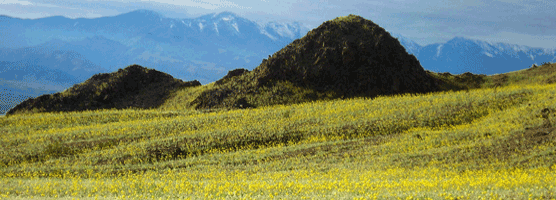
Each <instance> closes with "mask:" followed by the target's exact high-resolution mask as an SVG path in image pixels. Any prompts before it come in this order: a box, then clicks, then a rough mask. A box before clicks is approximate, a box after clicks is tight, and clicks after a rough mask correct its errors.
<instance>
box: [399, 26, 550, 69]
mask: <svg viewBox="0 0 556 200" xmlns="http://www.w3.org/2000/svg"><path fill="white" fill-rule="evenodd" d="M390 35H392V36H393V37H395V38H398V41H399V42H400V44H401V45H402V46H404V48H405V49H406V51H407V52H408V53H410V54H413V55H415V57H417V59H418V60H419V62H420V63H421V65H422V66H423V68H425V69H426V70H430V71H434V72H450V73H452V74H461V73H464V72H471V73H475V74H486V75H492V74H500V73H506V72H510V71H516V70H520V69H524V68H527V67H530V66H531V65H532V64H537V65H540V64H542V63H544V62H554V61H556V49H546V48H534V47H528V46H523V45H516V44H507V43H494V42H487V41H482V40H477V39H468V38H464V37H454V38H453V39H451V40H449V41H447V42H445V43H437V44H430V45H426V46H421V45H419V44H417V43H415V42H414V41H412V40H411V39H409V38H407V37H404V36H403V35H401V34H397V33H390Z"/></svg>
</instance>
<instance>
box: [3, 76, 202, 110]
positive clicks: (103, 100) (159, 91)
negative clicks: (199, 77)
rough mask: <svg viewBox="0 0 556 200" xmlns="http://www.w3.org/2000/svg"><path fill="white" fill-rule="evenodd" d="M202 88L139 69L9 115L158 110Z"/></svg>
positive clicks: (36, 100) (29, 104)
mask: <svg viewBox="0 0 556 200" xmlns="http://www.w3.org/2000/svg"><path fill="white" fill-rule="evenodd" d="M198 85H201V83H199V82H198V81H196V80H194V81H190V82H183V81H182V80H179V79H175V78H173V77H172V76H170V75H168V74H166V73H163V72H159V71H156V70H153V69H147V68H144V67H142V66H139V65H130V66H128V67H126V68H125V69H119V70H118V71H117V72H113V73H101V74H96V75H94V76H92V77H91V78H89V79H88V80H86V81H85V82H83V83H80V84H77V85H74V86H73V87H71V88H69V89H66V90H65V91H63V92H60V93H55V94H47V95H42V96H39V97H37V98H30V99H27V100H26V101H24V102H22V103H20V104H19V105H17V106H16V107H14V108H13V109H11V110H10V111H8V112H7V114H6V115H12V114H17V113H26V112H53V111H83V110H97V109H110V108H117V109H122V108H155V107H158V106H160V105H161V104H162V103H163V102H164V101H165V99H167V98H168V96H169V94H170V92H171V91H173V90H175V89H178V88H181V87H188V86H198Z"/></svg>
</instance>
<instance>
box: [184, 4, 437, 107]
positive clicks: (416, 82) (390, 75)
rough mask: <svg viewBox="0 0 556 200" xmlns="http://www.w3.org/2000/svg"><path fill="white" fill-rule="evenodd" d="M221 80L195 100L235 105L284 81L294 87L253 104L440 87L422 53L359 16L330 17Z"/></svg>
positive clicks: (204, 103)
mask: <svg viewBox="0 0 556 200" xmlns="http://www.w3.org/2000/svg"><path fill="white" fill-rule="evenodd" d="M217 84H218V85H219V87H215V88H213V89H212V91H206V92H204V93H202V94H201V95H200V96H199V97H198V98H197V99H196V100H195V101H194V102H193V103H192V104H194V105H196V107H197V108H213V107H215V106H216V107H228V108H229V107H232V105H233V104H232V102H234V100H236V99H237V98H246V99H247V100H249V99H252V98H250V96H253V95H252V94H256V93H257V92H260V89H261V88H263V87H267V88H270V90H280V89H273V88H275V87H279V86H281V85H282V84H286V85H290V84H291V85H292V86H293V87H292V90H289V91H287V92H286V94H285V95H288V94H287V93H291V94H290V95H288V96H287V97H285V99H284V100H283V101H280V102H272V101H271V100H270V98H271V96H272V95H275V94H276V93H272V95H270V96H266V97H261V98H259V101H254V102H250V103H252V104H255V105H271V104H275V103H292V102H296V101H300V102H303V101H310V100H317V99H322V98H323V97H327V98H339V97H340V98H347V97H356V96H367V97H374V96H378V95H390V94H401V93H427V92H432V91H438V90H439V87H438V85H437V83H436V82H435V81H434V79H433V78H432V77H431V76H430V75H429V74H427V73H426V72H425V70H423V68H422V67H421V65H420V63H419V61H418V60H417V58H415V56H413V55H410V54H408V53H407V52H406V51H405V49H404V47H403V46H402V45H401V44H400V43H399V41H398V40H397V39H395V38H394V37H392V36H391V35H390V34H389V33H388V32H386V31H385V30H384V29H383V28H381V27H379V26H378V25H376V24H374V23H373V22H372V21H370V20H366V19H364V18H362V17H359V16H356V15H349V16H346V17H339V18H336V19H334V20H331V21H327V22H325V23H323V24H322V25H320V26H319V27H318V28H316V29H313V30H312V31H310V32H309V33H308V34H307V35H306V36H304V37H303V38H301V39H297V40H295V41H294V42H292V43H291V44H289V45H288V46H286V47H284V48H283V49H281V50H280V51H278V52H276V53H275V54H274V55H272V56H271V57H269V58H268V59H263V61H262V63H261V64H260V65H259V66H258V67H257V68H255V69H254V70H253V71H252V72H250V73H243V74H242V75H239V76H235V77H233V78H228V77H227V78H223V79H222V80H220V81H218V82H217ZM282 88H283V87H282ZM296 90H305V92H306V93H305V94H306V95H301V97H300V98H294V97H293V96H295V95H298V94H296V93H295V92H296ZM214 94H223V95H217V96H215V95H214ZM259 95H260V93H259ZM298 96H299V95H298ZM230 98H231V99H233V100H229V99H230ZM223 104H226V105H223Z"/></svg>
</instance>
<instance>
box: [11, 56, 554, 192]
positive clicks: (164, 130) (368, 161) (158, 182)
mask: <svg viewBox="0 0 556 200" xmlns="http://www.w3.org/2000/svg"><path fill="white" fill-rule="evenodd" d="M554 67H555V65H545V66H540V67H538V68H535V69H528V70H520V71H517V72H512V73H507V74H504V75H494V76H485V77H481V81H479V82H477V80H476V79H477V77H472V76H465V75H456V76H451V75H439V74H435V76H438V77H440V76H442V77H443V79H442V80H443V83H444V84H445V85H444V88H451V89H452V90H447V91H444V92H436V93H428V94H421V95H410V94H405V95H394V96H379V97H376V98H373V99H370V98H361V97H359V98H351V99H333V100H317V101H309V102H304V103H296V102H295V101H296V100H295V99H282V100H280V99H279V101H283V102H291V103H289V104H287V105H272V106H268V105H265V102H262V101H260V100H257V99H256V98H257V97H256V95H252V96H245V97H247V98H253V99H252V102H260V103H258V105H257V107H256V108H250V109H243V110H226V109H220V110H219V109H216V110H210V111H209V112H207V111H205V110H195V109H193V107H194V104H192V103H191V102H193V101H194V97H195V96H197V95H198V94H200V93H202V92H203V91H205V90H209V89H212V88H214V87H218V86H215V85H214V84H208V85H204V86H199V87H187V88H182V89H180V90H176V91H174V92H172V93H171V94H170V95H169V97H168V99H167V101H165V102H164V103H163V104H162V105H161V106H160V107H159V108H157V109H124V110H117V109H112V110H97V111H83V112H67V113H32V114H17V115H12V116H10V117H8V118H6V117H0V144H1V146H0V183H1V185H2V186H0V198H1V197H2V196H3V197H6V198H16V197H19V198H32V197H33V198H44V199H49V198H66V199H70V198H79V199H94V198H100V199H102V198H107V199H113V198H121V199H125V198H134V199H137V198H140V199H141V198H148V199H150V198H165V199H166V198H170V199H177V198H181V199H187V198H193V199H204V198H232V199H238V198H247V199H251V198H254V199H269V198H286V199H298V198H304V197H305V198H315V199H321V198H324V199H331V198H349V199H352V198H370V199H373V198H378V199H383V198H397V197H399V198H433V199H450V198H458V199H459V198H469V199H478V198H489V199H490V198H497V199H525V198H540V199H553V198H556V188H554V184H553V183H554V182H553V180H554V179H555V178H556V175H555V173H554V170H556V142H555V141H556V132H555V131H554V130H555V128H554V127H553V126H548V125H547V124H556V114H555V113H554V111H552V112H551V113H550V114H548V115H546V117H543V110H545V109H546V108H548V110H550V109H553V110H554V109H556V99H555V98H554V97H555V96H556V90H555V89H554V88H555V86H556V85H555V84H554V83H549V82H550V80H552V78H553V77H554V75H555V74H556V73H555V72H556V70H554V69H555V68H554ZM502 76H506V77H507V78H504V79H501V78H499V77H502ZM464 83H465V84H464ZM470 83H476V84H475V85H472V84H471V86H468V85H469V84H470ZM279 84H283V85H281V86H282V88H284V90H285V91H288V90H291V91H296V92H297V94H300V95H302V96H306V95H305V94H307V93H304V90H303V89H300V88H296V87H294V86H293V85H288V83H279ZM273 92H275V91H272V90H265V89H261V91H260V93H259V94H264V95H271V94H272V93H273ZM309 93H310V91H309ZM302 96H295V98H302ZM66 192H67V193H66Z"/></svg>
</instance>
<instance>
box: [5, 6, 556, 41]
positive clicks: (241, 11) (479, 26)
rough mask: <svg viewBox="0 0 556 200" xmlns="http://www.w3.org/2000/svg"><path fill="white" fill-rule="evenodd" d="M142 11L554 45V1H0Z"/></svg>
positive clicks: (29, 15)
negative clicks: (366, 23) (345, 20)
mask: <svg viewBox="0 0 556 200" xmlns="http://www.w3.org/2000/svg"><path fill="white" fill-rule="evenodd" d="M137 9H148V10H153V11H156V12H158V13H160V14H162V15H164V16H166V17H170V18H194V17H199V16H201V15H204V14H210V13H219V12H224V11H230V12H233V13H236V14H238V15H239V16H242V17H245V18H247V19H249V20H252V21H256V22H258V23H266V22H270V21H278V22H292V21H298V22H301V23H304V24H306V25H308V26H309V27H311V28H316V27H317V26H319V25H320V24H322V23H323V22H325V21H327V20H331V19H334V18H336V17H338V16H346V15H349V14H355V15H359V16H362V17H364V18H366V19H368V20H371V21H373V22H374V23H376V24H378V25H379V26H381V27H383V28H385V29H386V30H387V31H389V32H392V33H398V34H401V35H402V36H404V37H407V38H409V39H411V40H414V41H415V42H417V43H418V44H420V45H423V46H424V45H428V44H433V43H441V42H446V41H448V40H450V39H452V38H454V37H456V36H460V37H466V38H471V39H479V40H485V41H490V42H504V43H510V44H519V45H526V46H531V47H543V48H556V15H555V14H554V13H555V10H556V1H554V0H483V1H479V0H441V1H431V0H390V1H384V0H379V1H374V0H366V1H352V0H329V1H324V0H252V1H245V0H244V1H239V0H208V1H199V0H150V1H144V0H143V1H136V0H135V1H134V0H0V15H7V16H10V17H17V18H23V19H37V18H43V17H50V16H64V17H67V18H72V19H74V18H98V17H104V16H115V15H119V14H123V13H127V12H131V11H134V10H137Z"/></svg>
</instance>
